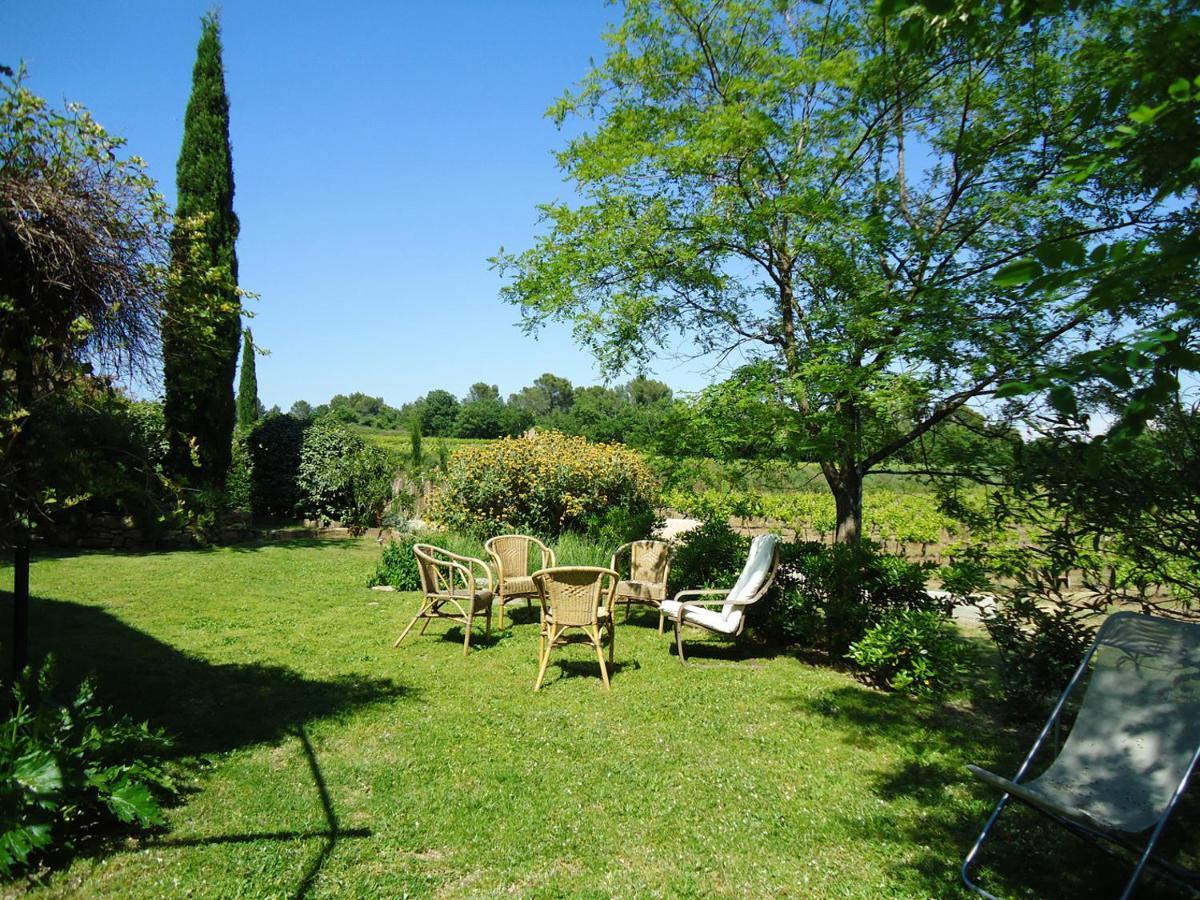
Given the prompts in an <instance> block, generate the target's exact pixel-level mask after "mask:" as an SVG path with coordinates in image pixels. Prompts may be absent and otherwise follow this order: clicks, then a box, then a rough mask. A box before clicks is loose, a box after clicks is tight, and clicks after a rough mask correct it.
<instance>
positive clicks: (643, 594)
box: [609, 541, 671, 634]
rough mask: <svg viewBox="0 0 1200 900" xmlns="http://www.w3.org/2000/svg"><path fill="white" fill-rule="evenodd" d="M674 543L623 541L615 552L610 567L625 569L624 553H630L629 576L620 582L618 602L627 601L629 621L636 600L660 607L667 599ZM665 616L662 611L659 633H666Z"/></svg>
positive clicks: (627, 618)
mask: <svg viewBox="0 0 1200 900" xmlns="http://www.w3.org/2000/svg"><path fill="white" fill-rule="evenodd" d="M670 549H671V548H670V545H668V544H665V543H663V542H662V541H631V542H630V543H628V544H622V545H621V546H620V547H618V548H617V551H616V552H615V553H614V554H613V555H612V563H611V564H610V565H609V568H610V569H613V570H615V571H617V572H620V571H621V567H620V562H621V559H622V557H625V556H628V557H629V578H628V579H627V580H625V581H619V582H617V593H616V597H615V598H614V599H613V602H614V603H615V604H618V605H619V604H621V603H624V604H625V621H626V622H628V621H629V607H630V606H632V605H633V604H634V603H645V604H647V605H649V606H653V607H654V608H655V609H660V608H661V606H662V602H663V601H664V600H666V599H667V576H668V575H669V574H670V572H671V558H670V555H669V552H670ZM662 630H663V616H662V613H661V612H660V613H659V615H658V633H659V634H662Z"/></svg>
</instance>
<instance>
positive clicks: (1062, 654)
mask: <svg viewBox="0 0 1200 900" xmlns="http://www.w3.org/2000/svg"><path fill="white" fill-rule="evenodd" d="M1095 612H1096V611H1095V610H1086V609H1081V608H1080V606H1079V605H1078V604H1077V603H1073V602H1071V599H1070V598H1068V597H1064V596H1063V595H1062V594H1061V593H1059V592H1058V591H1057V589H1056V588H1054V587H1051V586H1042V588H1041V589H1037V588H1032V587H1031V586H1030V585H1029V584H1028V582H1027V583H1026V585H1025V586H1023V587H1021V588H1018V589H1017V590H1015V591H1013V592H1012V594H1011V595H1010V596H1008V597H1006V598H1003V599H1002V600H1001V601H1000V602H999V603H998V605H997V608H996V610H995V611H994V612H993V613H992V614H991V615H989V616H987V617H985V618H984V624H985V625H986V627H987V631H988V634H989V635H990V636H991V638H992V641H993V643H995V645H996V649H997V650H998V651H999V653H1000V689H1001V692H1002V693H1003V695H1004V701H1005V703H1006V704H1008V706H1009V708H1010V709H1011V711H1012V712H1013V714H1014V715H1016V716H1018V717H1021V718H1030V719H1039V718H1041V717H1042V716H1044V715H1045V713H1046V711H1047V710H1048V708H1049V707H1050V705H1051V704H1052V703H1053V702H1054V700H1055V699H1057V698H1058V695H1059V694H1061V693H1062V691H1063V688H1065V687H1066V686H1067V682H1068V681H1070V679H1071V674H1072V673H1073V672H1074V671H1075V669H1076V668H1077V667H1078V666H1079V662H1080V660H1081V659H1083V654H1084V652H1085V651H1086V650H1087V647H1088V645H1089V644H1090V643H1091V640H1092V637H1093V636H1094V635H1095V632H1096V626H1095V624H1093V622H1094V621H1095V619H1094V616H1095Z"/></svg>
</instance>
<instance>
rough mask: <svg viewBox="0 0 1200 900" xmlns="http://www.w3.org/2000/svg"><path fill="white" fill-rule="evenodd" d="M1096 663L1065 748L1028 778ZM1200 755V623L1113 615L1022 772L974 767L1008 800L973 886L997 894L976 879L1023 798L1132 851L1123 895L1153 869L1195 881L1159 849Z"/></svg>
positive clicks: (1075, 828) (1115, 847)
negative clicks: (1012, 807)
mask: <svg viewBox="0 0 1200 900" xmlns="http://www.w3.org/2000/svg"><path fill="white" fill-rule="evenodd" d="M1089 663H1091V664H1092V667H1091V678H1090V679H1089V680H1088V681H1087V686H1086V688H1085V689H1084V694H1083V701H1082V702H1081V704H1080V706H1079V713H1078V715H1077V716H1076V717H1075V723H1074V725H1073V726H1072V727H1071V732H1070V734H1069V735H1068V736H1067V739H1066V741H1065V742H1064V743H1063V746H1062V749H1061V750H1060V751H1059V753H1058V755H1057V756H1056V757H1055V758H1054V760H1053V761H1052V762H1051V763H1050V765H1049V766H1048V767H1047V768H1046V769H1045V771H1043V772H1042V773H1041V774H1040V775H1038V776H1037V777H1035V778H1031V779H1028V780H1026V775H1027V774H1028V773H1029V772H1030V770H1031V768H1032V766H1033V763H1034V760H1035V758H1036V757H1037V755H1038V751H1039V750H1041V749H1042V746H1043V745H1044V744H1045V743H1046V739H1047V737H1048V736H1049V735H1050V733H1051V731H1052V730H1053V729H1054V728H1055V727H1056V726H1057V724H1058V722H1059V719H1060V717H1061V716H1062V712H1063V709H1064V708H1065V707H1066V705H1067V700H1068V698H1069V697H1070V696H1071V695H1072V693H1073V692H1074V691H1075V690H1076V688H1077V687H1078V686H1079V685H1080V683H1081V682H1082V681H1083V676H1084V674H1085V672H1086V671H1087V669H1088V664H1089ZM1198 757H1200V624H1194V623H1188V622H1177V621H1173V620H1170V619H1161V618H1157V617H1154V616H1147V615H1141V614H1139V613H1117V614H1115V615H1113V616H1110V617H1109V618H1108V619H1107V620H1106V621H1105V623H1104V624H1103V625H1102V626H1101V628H1100V630H1099V632H1097V634H1096V639H1095V641H1093V643H1092V646H1091V647H1090V648H1089V650H1088V652H1087V653H1086V654H1085V655H1084V658H1083V662H1081V663H1080V664H1079V668H1078V669H1076V671H1075V674H1074V676H1072V678H1071V681H1070V683H1068V684H1067V688H1066V690H1065V691H1063V694H1062V696H1061V697H1060V698H1059V700H1058V704H1057V705H1056V706H1055V707H1054V711H1053V712H1052V713H1051V714H1050V718H1049V719H1048V720H1047V722H1046V725H1045V727H1043V728H1042V731H1041V734H1039V735H1038V738H1037V740H1036V741H1035V742H1034V745H1033V749H1032V750H1030V751H1029V754H1028V755H1027V756H1026V757H1025V761H1024V762H1023V763H1022V764H1021V767H1020V768H1019V769H1018V770H1017V774H1015V775H1014V776H1013V777H1012V778H1011V779H1008V778H1002V777H1001V776H999V775H996V774H993V773H992V772H989V771H987V770H986V769H981V768H979V767H977V766H969V767H968V768H969V769H970V771H971V773H972V774H973V775H975V776H976V777H977V778H979V779H981V780H983V781H984V782H986V783H987V784H990V785H992V786H993V787H995V788H998V789H999V790H1001V791H1003V792H1004V794H1003V796H1002V797H1001V798H1000V802H999V803H998V804H996V808H995V810H994V811H993V812H992V815H991V817H990V818H989V819H988V820H987V824H986V825H985V826H984V829H983V831H982V833H980V835H979V838H978V840H976V841H975V846H973V847H972V848H971V852H970V853H968V854H967V857H966V859H965V860H964V861H963V866H962V878H963V882H964V883H965V884H966V885H967V887H969V888H970V889H971V890H973V891H975V893H977V894H980V895H982V896H984V897H992V896H993V895H992V894H989V893H988V892H987V891H985V890H984V889H983V888H981V887H980V886H979V885H977V884H976V883H975V882H973V881H972V880H971V872H970V870H971V867H972V866H973V865H974V864H975V862H976V861H977V859H978V856H979V852H980V849H981V848H982V847H983V844H984V841H986V840H987V837H988V834H989V832H990V831H991V830H992V826H993V825H995V824H996V820H997V819H998V818H999V817H1000V813H1001V812H1002V811H1003V810H1004V808H1005V806H1006V805H1007V803H1008V801H1009V800H1010V799H1016V800H1020V801H1021V802H1023V803H1025V804H1027V805H1029V806H1030V807H1032V808H1033V809H1035V810H1037V811H1038V812H1040V813H1042V814H1044V815H1046V816H1048V817H1049V818H1050V819H1052V820H1053V821H1055V822H1057V823H1059V824H1060V825H1062V826H1064V827H1065V828H1067V829H1069V830H1070V831H1072V832H1074V833H1076V834H1078V835H1081V836H1083V837H1086V838H1089V839H1092V840H1094V841H1096V842H1097V843H1098V844H1099V845H1100V846H1101V847H1102V848H1103V849H1105V850H1108V851H1109V852H1113V853H1115V854H1116V855H1121V853H1120V850H1121V848H1123V849H1124V850H1126V851H1129V853H1131V854H1132V858H1133V859H1135V860H1136V863H1135V866H1134V870H1133V874H1132V875H1131V877H1130V879H1129V881H1128V883H1126V885H1125V888H1124V891H1123V892H1122V893H1121V894H1120V896H1121V897H1122V898H1126V897H1129V896H1130V895H1131V894H1132V893H1133V890H1134V888H1135V886H1136V885H1137V882H1138V879H1139V878H1141V876H1142V874H1143V872H1144V871H1145V870H1146V868H1147V866H1148V865H1153V866H1155V869H1156V871H1158V872H1159V873H1160V874H1163V875H1165V876H1167V877H1169V878H1172V879H1173V880H1176V881H1180V882H1183V883H1185V884H1186V883H1187V881H1188V880H1191V879H1194V877H1195V875H1194V873H1191V872H1187V871H1186V870H1183V869H1181V868H1179V867H1178V866H1174V865H1171V864H1169V863H1167V862H1166V861H1165V860H1161V859H1159V858H1158V857H1156V856H1154V853H1153V850H1154V845H1155V844H1156V843H1157V841H1158V839H1159V836H1160V835H1161V834H1162V830H1163V826H1164V825H1166V822H1167V818H1168V817H1169V816H1170V815H1171V811H1172V810H1173V809H1174V808H1175V805H1176V803H1177V802H1178V801H1179V798H1180V796H1181V795H1182V794H1183V791H1184V788H1185V787H1186V786H1187V783H1188V779H1189V778H1190V777H1191V774H1192V770H1193V769H1194V768H1195V766H1196V761H1197V758H1198ZM1143 841H1144V843H1143Z"/></svg>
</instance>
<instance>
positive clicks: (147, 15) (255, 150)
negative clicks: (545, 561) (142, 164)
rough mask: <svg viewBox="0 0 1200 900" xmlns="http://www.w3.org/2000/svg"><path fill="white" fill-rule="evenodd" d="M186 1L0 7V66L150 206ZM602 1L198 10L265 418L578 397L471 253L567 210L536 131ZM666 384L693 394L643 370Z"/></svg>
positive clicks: (565, 349) (600, 21)
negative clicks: (92, 146)
mask: <svg viewBox="0 0 1200 900" xmlns="http://www.w3.org/2000/svg"><path fill="white" fill-rule="evenodd" d="M210 5H211V4H210V3H208V2H192V0H170V2H163V0H122V2H120V3H92V2H84V0H76V2H73V3H68V2H62V0H4V2H3V3H0V63H4V64H6V65H10V66H13V67H14V68H15V67H16V65H17V63H18V62H19V61H21V60H24V62H25V64H26V66H27V68H28V79H27V82H26V84H27V86H28V87H29V88H30V89H31V90H33V91H34V92H35V93H37V94H40V95H41V96H43V97H46V98H48V99H49V100H51V101H52V102H53V103H56V104H58V103H61V101H63V100H74V101H78V102H80V103H83V104H84V105H85V106H87V107H88V108H89V109H90V110H91V111H92V113H93V115H94V116H95V117H96V119H97V120H98V121H99V122H100V123H101V124H103V125H104V126H105V127H106V128H107V129H108V130H109V131H111V132H113V133H115V134H118V135H121V136H123V137H125V138H127V139H128V142H129V143H128V147H127V149H128V151H129V152H130V153H135V154H137V155H139V156H142V157H144V158H145V159H146V160H147V161H148V163H149V165H150V170H151V172H152V173H153V175H154V176H155V177H156V178H157V179H158V181H159V186H160V189H161V190H162V192H163V193H164V194H165V195H166V196H167V197H168V198H169V199H170V200H171V203H172V206H173V205H174V191H175V184H174V180H175V160H176V157H177V156H178V153H179V142H180V139H181V137H182V133H183V112H184V108H185V106H186V104H187V98H188V93H189V91H190V89H191V72H192V64H193V62H194V60H195V47H196V41H197V39H198V37H199V34H200V17H201V15H202V14H203V13H204V12H205V11H206V10H207V9H208V8H210ZM619 13H620V9H619V7H613V6H606V5H605V4H604V3H603V2H602V0H542V2H536V0H522V2H518V0H506V2H494V0H493V2H485V0H474V2H466V3H460V4H456V5H450V4H427V3H415V2H408V3H386V2H354V3H346V4H340V5H335V4H318V3H311V2H243V0H228V2H226V3H224V4H223V5H222V6H221V22H222V34H223V40H224V47H225V77H226V86H227V88H228V91H229V97H230V105H231V139H232V142H233V160H234V172H235V177H236V185H237V192H236V196H235V200H234V204H235V208H236V210H237V213H238V216H239V217H240V219H241V226H242V230H241V238H240V240H239V242H238V260H239V264H240V269H241V273H240V274H241V279H240V280H241V282H242V286H243V287H244V288H246V289H247V290H250V291H253V292H255V293H257V294H259V295H260V299H259V300H257V301H255V302H252V303H250V304H249V306H250V308H251V309H252V310H253V311H254V314H255V317H254V319H253V321H252V322H251V323H250V325H251V328H252V329H253V331H254V336H255V340H256V341H257V342H258V343H259V344H261V345H262V346H264V347H266V348H267V349H268V350H269V351H270V356H267V357H265V358H259V360H258V363H257V372H258V385H259V396H260V398H261V400H262V401H263V402H264V403H265V404H266V405H267V406H271V405H273V404H278V405H279V406H281V407H282V408H283V409H285V410H286V409H287V408H288V407H289V406H290V405H291V404H292V402H293V401H295V400H298V399H304V400H308V401H309V402H311V403H314V404H316V403H322V402H325V401H326V400H328V399H329V398H330V397H331V396H332V395H333V394H336V393H349V392H351V391H356V390H357V391H363V392H365V393H368V394H372V395H376V396H382V397H384V399H385V400H387V402H389V403H391V404H393V405H397V406H398V405H400V404H401V403H403V402H406V401H408V400H411V399H414V398H415V397H417V396H419V395H421V394H423V393H425V392H426V391H428V390H431V389H433V388H445V389H447V390H450V391H452V392H453V393H455V394H457V395H459V396H461V395H462V394H464V393H465V392H466V390H467V388H468V387H469V386H470V385H471V384H472V383H473V382H476V381H486V382H488V383H494V384H498V385H499V386H500V390H501V391H502V392H503V393H504V394H505V395H507V394H509V393H512V392H514V391H517V390H519V389H520V388H521V387H523V386H524V385H526V384H529V383H530V382H531V381H532V380H533V379H534V378H536V377H537V376H538V375H540V374H541V373H542V372H546V371H551V372H554V373H556V374H559V375H564V376H566V377H567V378H570V379H571V380H572V381H573V382H575V383H576V384H592V383H597V382H598V381H599V377H598V374H597V372H596V368H595V365H594V363H593V361H592V359H591V357H590V356H588V355H587V353H586V352H584V351H582V350H580V349H579V348H578V347H576V346H575V344H574V343H573V342H572V340H571V337H570V334H569V331H567V330H565V329H561V328H557V329H552V330H550V331H547V332H544V333H543V334H542V336H541V338H540V339H538V340H534V339H533V338H529V337H525V336H524V335H523V334H522V333H521V332H520V331H519V329H518V328H517V327H516V322H517V321H518V311H517V310H516V309H515V308H514V307H512V306H509V305H507V304H504V303H502V302H501V301H500V300H499V299H498V290H499V288H500V286H501V280H500V278H499V277H498V276H497V274H496V273H495V272H493V271H491V270H490V269H489V268H488V263H487V258H488V257H489V256H491V255H493V254H494V253H495V252H496V251H497V250H498V249H499V248H500V247H501V246H502V245H503V246H504V247H506V248H508V249H510V250H511V249H522V248H524V247H526V246H528V245H529V244H530V243H531V240H532V237H533V235H534V233H535V228H536V210H535V204H537V203H539V202H545V201H549V200H554V199H568V198H570V197H571V196H572V191H571V188H570V186H569V185H567V184H565V183H564V182H563V181H562V178H561V175H560V174H559V172H558V170H557V168H556V167H555V165H554V160H553V157H552V152H553V151H554V150H555V149H558V148H560V147H561V146H562V145H563V143H564V140H565V138H564V136H563V135H562V134H561V133H559V132H558V131H557V130H556V129H555V127H554V125H553V123H552V122H550V121H549V120H547V119H545V118H544V117H543V113H544V112H545V110H546V108H547V107H548V106H549V105H550V103H551V102H552V101H553V100H554V99H555V98H556V97H557V96H559V95H560V94H561V93H562V92H563V91H564V90H565V89H567V88H568V87H570V86H572V85H574V84H576V83H577V82H578V81H579V80H580V79H581V78H582V77H583V75H584V74H585V73H586V72H587V70H588V68H589V60H590V59H592V58H599V57H601V56H602V55H603V53H604V49H605V45H604V43H603V41H602V40H601V35H602V33H603V32H604V31H605V28H606V25H607V24H608V23H609V22H612V21H615V20H616V19H617V17H618V16H619ZM651 368H652V370H653V372H654V374H656V375H657V376H658V377H659V378H661V379H662V380H664V381H666V382H667V383H668V384H670V385H671V386H672V387H675V388H677V389H684V390H691V389H696V388H698V387H700V386H701V385H703V384H704V383H706V382H707V381H708V380H709V375H708V374H706V372H705V368H704V366H703V365H702V364H701V363H699V362H690V363H689V362H682V363H681V362H678V361H675V360H663V361H660V362H657V363H653V364H652V366H651Z"/></svg>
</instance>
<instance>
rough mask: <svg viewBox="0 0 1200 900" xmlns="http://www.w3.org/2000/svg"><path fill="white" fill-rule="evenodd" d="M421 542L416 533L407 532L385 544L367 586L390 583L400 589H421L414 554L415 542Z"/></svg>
mask: <svg viewBox="0 0 1200 900" xmlns="http://www.w3.org/2000/svg"><path fill="white" fill-rule="evenodd" d="M419 543H421V539H420V538H418V537H416V536H415V535H411V534H405V535H401V536H400V537H399V538H393V539H392V540H390V541H388V542H387V543H386V544H384V545H383V552H382V553H381V554H380V556H379V565H377V566H376V567H375V572H374V574H372V575H371V577H370V578H369V579H368V580H367V587H375V586H376V585H380V584H388V585H391V586H392V587H394V588H395V589H396V590H398V591H419V590H420V589H421V575H420V573H419V572H418V571H417V558H416V557H415V556H413V549H412V548H413V544H419Z"/></svg>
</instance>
